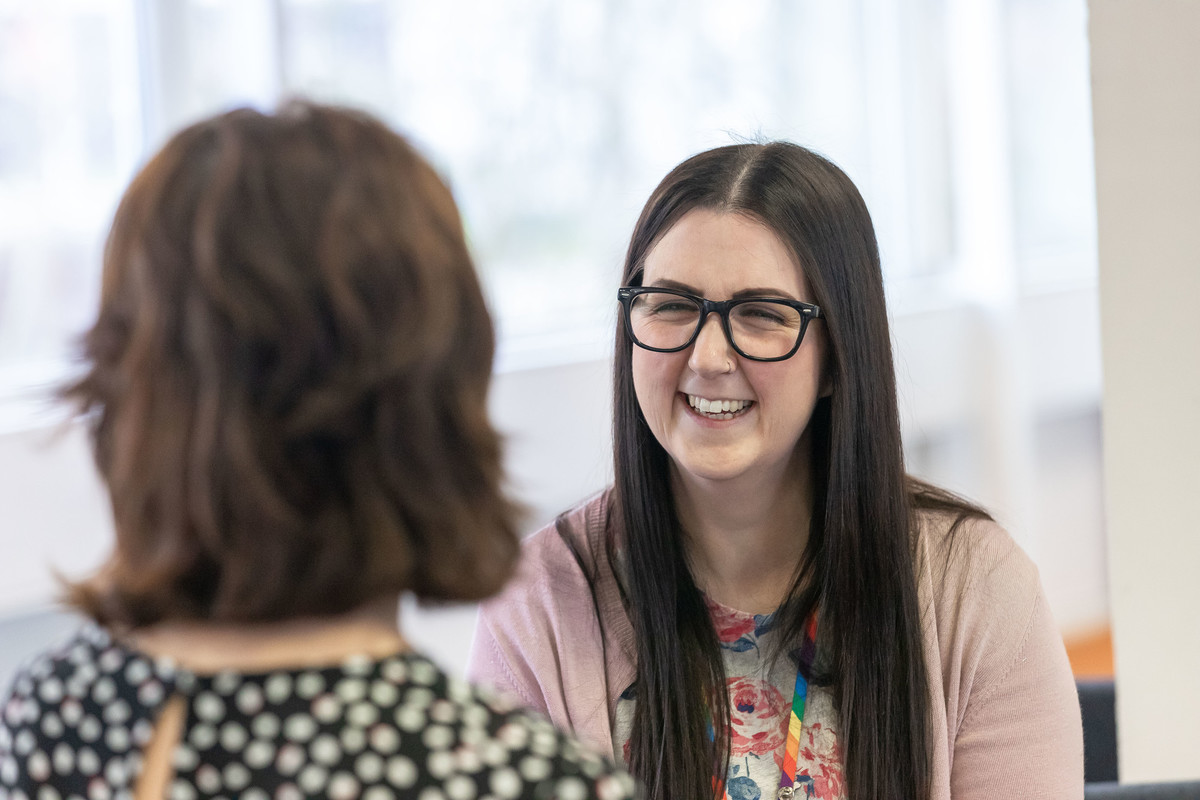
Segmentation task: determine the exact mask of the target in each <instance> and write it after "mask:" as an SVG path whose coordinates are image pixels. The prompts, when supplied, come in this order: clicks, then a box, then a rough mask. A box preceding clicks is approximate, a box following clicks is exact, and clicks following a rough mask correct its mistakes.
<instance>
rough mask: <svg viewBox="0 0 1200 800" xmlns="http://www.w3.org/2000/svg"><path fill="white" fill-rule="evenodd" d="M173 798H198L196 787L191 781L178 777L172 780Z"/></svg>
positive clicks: (188, 799) (177, 799)
mask: <svg viewBox="0 0 1200 800" xmlns="http://www.w3.org/2000/svg"><path fill="white" fill-rule="evenodd" d="M170 796H171V800H196V789H195V787H193V786H192V785H191V784H190V783H187V782H185V781H182V780H179V779H176V780H174V781H172V782H171V795H170Z"/></svg>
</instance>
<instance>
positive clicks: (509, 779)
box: [488, 767, 521, 800]
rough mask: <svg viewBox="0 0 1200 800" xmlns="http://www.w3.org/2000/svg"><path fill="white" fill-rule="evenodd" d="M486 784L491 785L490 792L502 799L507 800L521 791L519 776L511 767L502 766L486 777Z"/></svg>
mask: <svg viewBox="0 0 1200 800" xmlns="http://www.w3.org/2000/svg"><path fill="white" fill-rule="evenodd" d="M488 786H490V787H491V789H492V794H494V795H496V796H497V797H499V798H502V800H509V799H510V798H513V797H516V796H517V795H519V794H520V793H521V776H519V775H517V771H516V770H514V769H512V768H511V767H503V768H502V769H498V770H496V771H495V772H493V773H492V774H491V775H490V776H489V777H488Z"/></svg>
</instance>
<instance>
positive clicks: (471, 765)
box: [454, 747, 483, 772]
mask: <svg viewBox="0 0 1200 800" xmlns="http://www.w3.org/2000/svg"><path fill="white" fill-rule="evenodd" d="M454 760H455V763H457V764H458V769H459V771H461V772H479V770H481V769H483V759H481V758H480V757H479V751H478V750H476V749H475V748H474V747H460V748H458V749H457V750H455V751H454Z"/></svg>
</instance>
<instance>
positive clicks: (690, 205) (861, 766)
mask: <svg viewBox="0 0 1200 800" xmlns="http://www.w3.org/2000/svg"><path fill="white" fill-rule="evenodd" d="M697 208H706V209H714V210H718V211H728V212H734V213H740V214H747V215H750V216H752V217H753V218H755V219H757V220H759V221H761V222H762V223H764V224H766V225H767V226H768V227H769V228H770V229H771V230H772V231H773V232H774V233H775V234H776V235H777V236H778V237H779V238H780V240H782V241H783V242H784V243H785V244H787V245H788V246H789V247H790V248H791V250H792V253H793V255H794V256H795V258H796V261H797V263H798V264H800V265H802V267H803V269H804V271H805V276H806V277H807V279H808V283H809V285H810V286H811V288H812V292H813V296H814V302H816V303H817V304H818V305H819V306H820V307H821V309H822V311H823V316H824V317H825V319H824V322H823V323H822V324H824V325H825V326H826V336H827V341H828V343H829V344H828V362H827V364H826V365H825V368H826V369H827V370H829V371H830V373H831V376H832V387H833V391H832V394H831V395H830V396H829V397H826V398H823V399H821V400H820V401H819V402H818V404H817V407H816V409H815V410H814V413H813V416H812V419H811V421H810V422H809V432H810V435H811V439H812V462H813V463H812V469H811V473H812V476H813V513H812V518H811V521H810V529H809V531H808V542H807V545H806V548H805V551H804V553H803V555H802V557H801V560H800V563H799V564H798V565H797V567H796V573H795V574H796V578H795V581H794V583H793V585H792V587H791V591H790V594H789V599H788V600H787V601H785V603H784V604H783V605H782V606H781V608H780V610H779V612H778V615H779V619H780V626H781V627H780V630H781V634H782V636H783V639H784V641H785V642H786V643H791V644H798V643H799V641H800V637H801V636H802V635H803V627H804V624H805V621H806V620H807V619H808V617H809V615H810V614H811V613H812V612H813V611H814V610H815V609H817V608H818V607H819V609H820V612H819V613H820V625H821V648H822V656H821V662H822V664H824V665H825V669H824V672H825V674H824V676H823V680H825V681H828V682H829V684H830V685H831V686H832V690H833V692H834V698H835V703H836V706H837V709H838V712H839V714H840V731H839V737H840V739H841V742H842V745H843V752H844V754H845V770H846V772H845V775H846V784H847V789H848V793H849V795H850V796H853V797H856V798H902V797H903V798H920V797H926V796H928V794H929V786H930V771H931V761H930V746H931V742H930V720H929V714H930V702H929V695H928V692H929V687H928V678H927V669H926V665H925V660H924V652H923V647H922V632H921V619H920V609H919V606H918V601H917V579H916V574H915V567H914V563H915V562H914V555H915V550H914V548H915V544H916V532H917V525H918V512H921V511H925V510H938V511H948V512H950V513H951V515H952V516H953V517H954V518H955V527H957V524H958V522H961V520H962V519H964V518H966V517H969V516H986V515H985V514H984V512H983V511H982V510H980V509H978V508H976V507H974V506H972V505H970V504H969V503H967V502H965V501H963V500H961V499H959V498H957V497H955V496H953V495H951V494H949V493H947V492H943V491H941V490H939V489H937V488H935V487H932V486H929V485H927V484H924V483H922V482H920V481H917V480H915V479H913V478H910V477H909V476H907V475H906V473H905V470H904V456H903V451H902V446H901V441H900V422H899V413H898V411H897V404H896V382H895V374H894V369H893V365H892V352H891V339H890V336H889V332H888V321H887V311H886V308H885V305H884V291H883V278H882V273H881V270H880V261H879V250H878V246H877V244H876V241H875V233H874V229H873V227H872V224H871V218H870V215H869V214H868V212H867V208H866V204H865V203H864V202H863V199H862V197H861V195H860V194H859V193H858V190H857V189H856V188H855V186H854V184H853V183H852V182H851V181H850V179H849V178H848V177H847V176H846V174H845V173H843V172H842V171H841V170H840V169H838V167H836V166H835V165H834V164H832V163H830V162H829V161H827V160H826V159H824V158H822V157H821V156H818V155H816V154H815V153H813V152H811V151H809V150H806V149H805V148H802V147H799V146H797V145H794V144H789V143H784V142H776V143H771V144H743V145H732V146H728V147H721V148H717V149H715V150H709V151H707V152H704V153H700V154H699V155H696V156H693V157H692V158H689V159H688V160H686V161H684V162H683V163H682V164H680V165H679V166H677V167H676V168H675V169H674V170H672V171H671V173H670V174H669V175H667V176H666V178H664V179H663V181H662V183H660V184H659V186H658V188H657V189H655V191H654V193H653V195H651V197H650V199H649V201H648V202H647V203H646V206H645V208H644V209H643V210H642V214H641V217H640V218H639V219H638V222H637V226H636V227H635V229H634V232H633V237H632V239H631V241H630V244H629V251H628V253H627V255H626V260H625V269H624V275H623V283H624V284H626V285H637V284H639V283H640V282H641V279H642V273H643V265H644V262H645V258H646V256H647V254H648V253H649V252H650V250H651V249H652V248H653V247H654V245H655V244H656V243H657V242H658V241H659V239H660V238H661V237H662V236H663V235H664V234H665V233H666V231H667V230H669V229H670V228H671V226H673V225H674V224H675V223H676V222H678V221H679V220H680V219H681V218H682V217H683V216H684V215H685V214H687V213H688V212H689V211H692V210H694V209H697ZM631 350H632V343H631V342H630V341H629V339H628V337H627V336H626V333H625V331H624V330H623V328H622V327H621V326H619V325H618V327H617V342H616V357H615V364H614V414H615V418H614V456H615V473H616V492H615V503H616V512H615V518H616V522H617V524H618V525H620V526H621V531H622V533H621V536H622V537H623V540H624V545H625V552H626V553H627V558H628V565H627V574H628V576H629V586H628V593H629V602H630V606H631V615H632V617H633V624H634V628H635V630H636V632H637V647H638V663H637V704H636V706H635V712H634V721H633V732H632V737H631V742H630V765H629V766H630V769H631V771H632V772H633V773H634V774H635V775H636V776H637V777H639V778H640V779H642V780H643V781H644V782H645V783H646V785H647V789H648V792H649V797H650V798H652V800H676V799H684V798H686V800H695V798H700V797H712V796H714V795H715V793H716V787H717V785H718V784H717V782H716V781H714V776H722V777H723V776H724V773H725V768H726V764H727V760H728V752H729V742H728V730H729V703H728V697H727V693H726V689H725V675H724V667H723V664H722V660H721V654H720V648H719V646H718V643H717V638H716V633H715V631H714V629H713V626H712V622H711V621H710V619H709V616H708V613H707V610H706V608H705V604H704V602H703V598H702V596H701V594H700V591H699V589H698V588H697V587H696V584H695V582H694V580H693V578H692V575H691V573H690V571H689V568H688V566H687V560H686V558H685V554H684V551H683V543H682V542H683V537H682V535H681V531H680V523H679V520H678V518H677V516H676V509H675V504H674V501H673V498H672V494H671V488H670V484H669V478H668V474H669V470H668V456H667V454H666V452H665V451H664V450H663V448H662V447H661V446H660V445H659V443H658V442H657V441H656V440H655V438H654V435H653V434H652V433H651V431H650V428H649V427H648V426H647V424H646V421H645V419H644V418H643V416H642V413H641V410H640V407H639V405H638V400H637V397H636V395H635V392H634V386H633V375H632V367H631V362H632V355H631ZM710 715H711V717H710ZM710 718H711V725H712V730H713V731H715V734H716V735H715V737H710V735H709V733H708V731H709V724H710Z"/></svg>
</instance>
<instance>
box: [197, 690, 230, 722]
mask: <svg viewBox="0 0 1200 800" xmlns="http://www.w3.org/2000/svg"><path fill="white" fill-rule="evenodd" d="M193 708H194V709H195V710H196V716H197V717H199V718H200V719H202V720H205V721H206V722H217V721H218V720H220V719H221V718H223V717H224V716H225V701H224V700H222V699H221V698H220V697H217V695H216V694H215V693H213V692H201V693H200V694H199V695H197V696H196V700H195V704H194V705H193Z"/></svg>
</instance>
